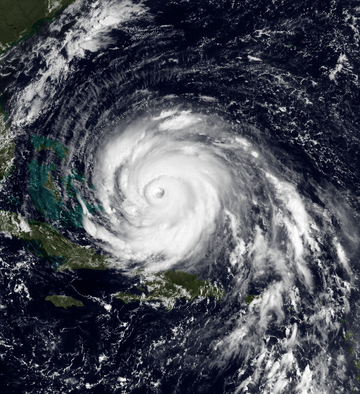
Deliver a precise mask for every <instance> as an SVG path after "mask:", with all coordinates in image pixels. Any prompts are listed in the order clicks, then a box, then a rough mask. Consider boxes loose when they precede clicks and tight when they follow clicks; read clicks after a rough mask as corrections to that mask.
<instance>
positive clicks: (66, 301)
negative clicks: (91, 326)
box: [45, 295, 84, 309]
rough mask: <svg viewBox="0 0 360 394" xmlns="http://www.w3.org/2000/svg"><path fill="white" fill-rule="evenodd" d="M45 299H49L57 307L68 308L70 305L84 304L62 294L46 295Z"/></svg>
mask: <svg viewBox="0 0 360 394" xmlns="http://www.w3.org/2000/svg"><path fill="white" fill-rule="evenodd" d="M45 300H46V301H50V302H51V303H52V304H54V305H55V306H56V307H57V308H64V309H69V308H70V307H72V306H78V307H80V306H84V304H83V303H82V302H81V301H78V300H75V299H74V298H71V297H67V296H63V295H52V296H47V297H46V298H45Z"/></svg>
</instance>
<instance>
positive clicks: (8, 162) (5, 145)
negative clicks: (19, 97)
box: [0, 109, 15, 182]
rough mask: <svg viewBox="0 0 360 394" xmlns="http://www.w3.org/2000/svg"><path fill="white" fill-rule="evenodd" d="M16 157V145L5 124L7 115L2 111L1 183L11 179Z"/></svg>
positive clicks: (0, 127) (0, 137)
mask: <svg viewBox="0 0 360 394" xmlns="http://www.w3.org/2000/svg"><path fill="white" fill-rule="evenodd" d="M14 157H15V143H14V141H13V139H12V138H11V136H10V132H9V130H8V128H7V127H6V124H5V113H4V112H3V111H2V110H1V109H0V182H1V181H4V180H5V179H7V178H8V177H9V175H10V174H11V171H12V167H13V161H14Z"/></svg>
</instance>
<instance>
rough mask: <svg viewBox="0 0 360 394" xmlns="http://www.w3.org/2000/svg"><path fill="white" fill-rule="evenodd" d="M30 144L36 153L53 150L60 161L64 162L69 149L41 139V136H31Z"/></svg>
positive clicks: (52, 141) (43, 138)
mask: <svg viewBox="0 0 360 394" xmlns="http://www.w3.org/2000/svg"><path fill="white" fill-rule="evenodd" d="M31 143H32V145H33V147H34V148H35V149H36V150H37V151H42V150H44V149H51V150H53V151H54V152H55V153H56V154H57V156H58V157H59V158H60V159H61V160H66V158H67V156H68V155H69V152H70V151H69V149H68V148H66V147H65V146H64V145H62V144H60V142H57V141H54V140H51V139H49V138H46V137H43V136H42V135H33V136H32V137H31Z"/></svg>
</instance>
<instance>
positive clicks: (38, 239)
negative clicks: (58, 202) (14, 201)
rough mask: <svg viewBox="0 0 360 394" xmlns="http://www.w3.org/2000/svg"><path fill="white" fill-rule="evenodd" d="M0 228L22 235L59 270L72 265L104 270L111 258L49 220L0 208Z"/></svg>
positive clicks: (12, 233) (80, 267) (30, 246)
mask: <svg viewBox="0 0 360 394" xmlns="http://www.w3.org/2000/svg"><path fill="white" fill-rule="evenodd" d="M0 231H2V232H8V233H10V234H11V235H13V236H14V237H16V238H18V239H21V240H22V241H23V243H24V246H25V247H26V248H27V249H29V250H30V251H31V252H32V253H34V254H36V255H38V256H40V257H43V258H45V259H49V260H51V261H52V262H53V264H54V267H55V269H56V270H57V271H64V270H72V269H82V268H85V269H92V270H105V269H107V268H108V267H109V262H108V261H107V259H106V257H105V256H101V255H98V254H96V253H95V251H94V249H91V248H86V247H83V246H80V245H77V244H74V243H72V242H70V241H69V240H68V239H67V238H65V237H63V236H62V235H61V234H60V233H58V232H57V231H56V230H55V229H54V228H53V227H51V226H50V225H48V224H46V223H41V222H36V221H33V220H29V221H27V220H25V219H24V218H23V217H21V216H20V215H17V214H15V213H13V212H9V211H0Z"/></svg>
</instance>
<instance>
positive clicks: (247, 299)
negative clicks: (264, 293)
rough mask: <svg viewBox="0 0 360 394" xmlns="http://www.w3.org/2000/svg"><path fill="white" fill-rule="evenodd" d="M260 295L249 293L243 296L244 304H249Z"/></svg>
mask: <svg viewBox="0 0 360 394" xmlns="http://www.w3.org/2000/svg"><path fill="white" fill-rule="evenodd" d="M260 297H261V296H258V295H251V294H249V295H247V296H246V297H245V302H246V305H250V304H251V303H252V302H253V301H254V300H257V299H258V298H260Z"/></svg>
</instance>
